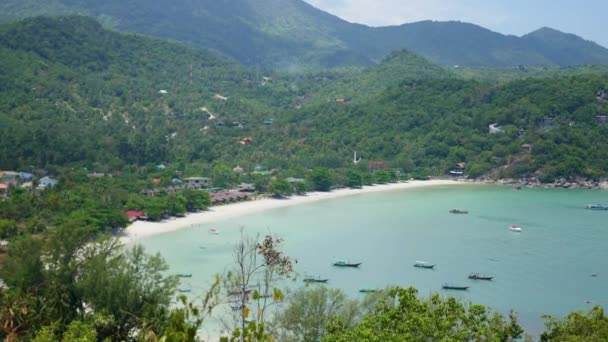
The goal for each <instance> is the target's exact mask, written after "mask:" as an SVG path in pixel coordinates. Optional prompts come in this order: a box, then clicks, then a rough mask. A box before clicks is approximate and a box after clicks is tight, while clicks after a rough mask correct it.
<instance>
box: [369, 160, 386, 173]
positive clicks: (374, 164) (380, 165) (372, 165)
mask: <svg viewBox="0 0 608 342" xmlns="http://www.w3.org/2000/svg"><path fill="white" fill-rule="evenodd" d="M367 168H368V169H369V170H370V171H376V170H384V169H385V168H386V164H385V163H384V162H383V161H379V160H377V161H373V160H372V161H370V162H368V163H367Z"/></svg>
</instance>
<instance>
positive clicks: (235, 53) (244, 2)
mask: <svg viewBox="0 0 608 342" xmlns="http://www.w3.org/2000/svg"><path fill="white" fill-rule="evenodd" d="M74 13H77V14H84V15H90V16H94V17H96V18H98V19H99V20H101V21H102V22H104V23H105V24H106V25H107V26H108V27H111V28H115V29H118V30H122V31H127V32H136V33H142V34H146V35H150V36H154V37H160V38H165V39H171V40H176V41H181V42H184V43H187V44H189V45H191V46H193V47H196V48H202V49H209V50H214V51H216V52H219V53H220V54H223V55H224V56H227V57H230V58H232V59H234V60H236V61H239V62H241V63H243V64H247V65H254V66H261V67H271V68H282V69H286V70H293V69H301V68H310V67H314V68H317V67H335V66H353V65H356V66H365V65H370V64H373V63H376V62H379V61H381V60H382V59H384V58H385V57H386V56H387V55H388V54H389V53H390V52H391V51H393V50H397V49H408V50H410V51H413V52H415V53H418V54H420V55H422V56H424V57H426V58H427V59H429V60H431V61H432V62H434V63H438V64H442V65H450V66H452V65H461V66H474V67H481V66H486V67H497V66H517V65H544V66H568V65H583V64H608V50H607V49H606V48H604V47H601V46H599V45H597V44H595V43H593V42H590V41H586V40H584V39H582V38H580V37H577V36H575V35H570V34H565V33H562V32H559V31H556V30H551V29H542V30H539V31H536V32H533V33H531V34H529V35H526V36H524V37H521V38H520V37H516V36H508V35H503V34H500V33H496V32H492V31H490V30H487V29H485V28H483V27H480V26H477V25H473V24H469V23H462V22H455V21H449V22H436V21H421V22H417V23H410V24H404V25H400V26H391V27H379V28H373V27H368V26H365V25H358V24H352V23H349V22H346V21H344V20H342V19H340V18H337V17H335V16H333V15H330V14H328V13H325V12H323V11H321V10H319V9H316V8H314V7H312V6H310V5H309V4H307V3H306V2H304V1H302V0H222V1H217V0H199V1H191V0H174V1H171V2H162V1H150V0H120V1H119V0H105V1H90V0H49V1H39V0H5V1H3V2H2V3H0V22H9V21H14V20H19V19H22V18H26V17H31V16H37V15H43V14H46V15H57V14H64V15H65V14H74Z"/></svg>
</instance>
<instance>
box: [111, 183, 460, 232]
mask: <svg viewBox="0 0 608 342" xmlns="http://www.w3.org/2000/svg"><path fill="white" fill-rule="evenodd" d="M456 184H471V183H467V182H459V181H454V180H439V179H436V180H429V181H409V182H407V183H394V184H383V185H374V186H365V187H363V188H362V189H339V190H334V191H331V192H310V193H308V194H306V195H305V196H292V197H290V198H289V199H272V198H264V199H259V200H254V201H246V202H239V203H233V204H227V205H220V206H214V207H211V208H210V209H209V210H206V211H203V212H200V213H193V214H188V215H187V216H186V217H182V218H172V219H169V220H166V221H161V222H146V221H137V222H135V223H133V224H132V225H130V226H129V227H128V228H127V229H125V230H124V235H123V236H122V237H121V238H120V240H121V241H122V242H123V243H129V242H133V241H136V240H139V239H143V238H146V237H149V236H153V235H158V234H165V233H170V232H174V231H176V230H180V229H184V228H189V227H192V226H193V225H200V224H205V223H211V222H216V221H221V220H225V219H229V218H233V217H239V216H243V215H247V214H253V213H258V212H261V211H266V210H270V209H276V208H283V207H289V206H293V205H298V204H304V203H312V202H317V201H322V200H327V199H333V198H338V197H345V196H352V195H358V194H366V193H371V192H380V191H391V190H405V189H413V188H423V187H430V186H439V185H456Z"/></svg>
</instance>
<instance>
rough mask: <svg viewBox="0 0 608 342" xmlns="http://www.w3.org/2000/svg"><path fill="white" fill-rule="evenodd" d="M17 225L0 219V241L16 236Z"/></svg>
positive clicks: (11, 221)
mask: <svg viewBox="0 0 608 342" xmlns="http://www.w3.org/2000/svg"><path fill="white" fill-rule="evenodd" d="M17 233H18V229H17V223H16V222H15V221H13V220H4V219H0V239H8V238H11V237H13V236H15V235H17Z"/></svg>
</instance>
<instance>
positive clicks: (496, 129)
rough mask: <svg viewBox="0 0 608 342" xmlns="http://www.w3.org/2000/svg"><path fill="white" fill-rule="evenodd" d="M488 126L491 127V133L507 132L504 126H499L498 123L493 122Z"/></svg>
mask: <svg viewBox="0 0 608 342" xmlns="http://www.w3.org/2000/svg"><path fill="white" fill-rule="evenodd" d="M488 127H489V129H490V134H500V133H504V132H505V131H504V130H503V129H502V128H500V127H499V126H498V123H493V124H491V125H489V126H488Z"/></svg>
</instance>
